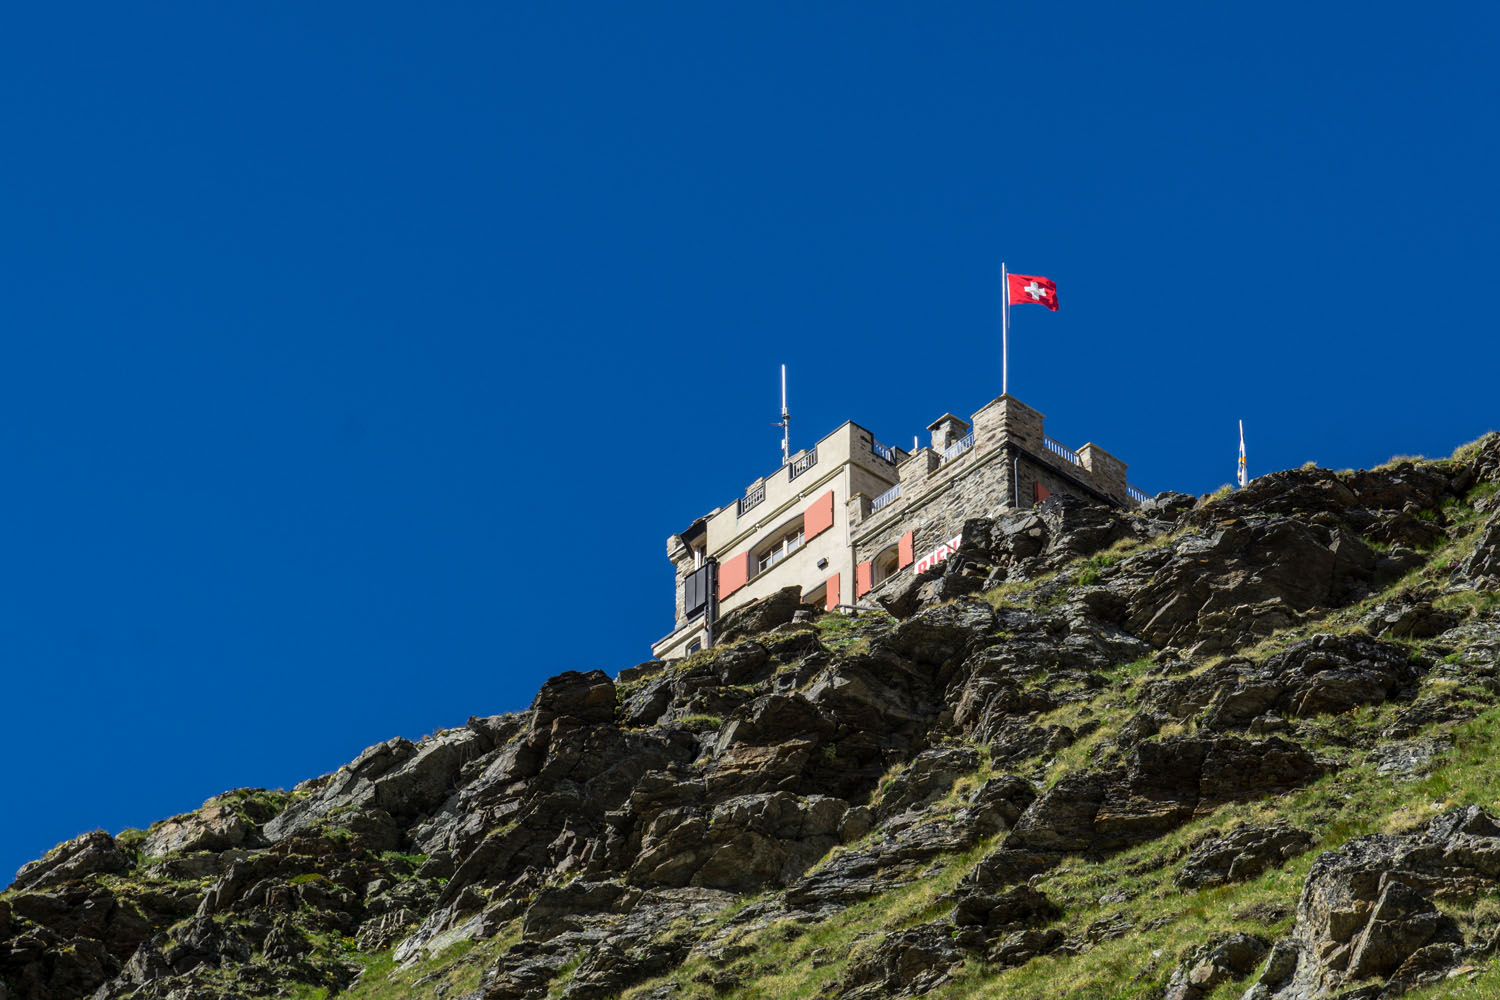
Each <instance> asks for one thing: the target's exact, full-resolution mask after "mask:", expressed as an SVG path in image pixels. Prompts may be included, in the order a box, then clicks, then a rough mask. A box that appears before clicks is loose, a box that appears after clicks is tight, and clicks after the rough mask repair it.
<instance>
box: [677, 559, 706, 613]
mask: <svg viewBox="0 0 1500 1000" xmlns="http://www.w3.org/2000/svg"><path fill="white" fill-rule="evenodd" d="M707 607H708V567H707V566H704V567H702V568H700V569H696V570H694V571H693V572H691V573H689V574H688V575H687V576H685V577H683V580H682V615H683V617H684V618H696V617H698V616H699V615H701V614H703V612H704V610H705V609H706V608H707Z"/></svg>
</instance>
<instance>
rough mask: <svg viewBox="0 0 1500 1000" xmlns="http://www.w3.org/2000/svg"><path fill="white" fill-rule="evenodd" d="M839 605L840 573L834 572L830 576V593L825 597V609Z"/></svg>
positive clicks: (830, 609) (828, 609)
mask: <svg viewBox="0 0 1500 1000" xmlns="http://www.w3.org/2000/svg"><path fill="white" fill-rule="evenodd" d="M838 606H839V575H838V574H837V573H835V574H833V575H832V576H830V577H829V578H828V595H827V596H826V597H824V598H823V609H824V610H825V611H832V610H833V609H834V608H836V607H838Z"/></svg>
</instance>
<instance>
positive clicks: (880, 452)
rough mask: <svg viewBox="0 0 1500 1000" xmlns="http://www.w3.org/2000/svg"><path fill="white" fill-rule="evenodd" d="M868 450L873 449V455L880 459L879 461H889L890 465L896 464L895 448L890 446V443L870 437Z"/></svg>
mask: <svg viewBox="0 0 1500 1000" xmlns="http://www.w3.org/2000/svg"><path fill="white" fill-rule="evenodd" d="M870 450H871V451H873V452H874V453H875V457H876V458H878V459H880V460H881V461H884V462H889V463H891V464H892V465H895V464H896V449H895V448H892V447H891V446H890V445H888V444H881V443H880V442H879V441H876V440H875V439H874V438H871V439H870Z"/></svg>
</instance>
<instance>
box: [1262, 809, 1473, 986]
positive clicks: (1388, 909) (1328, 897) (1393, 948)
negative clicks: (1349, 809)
mask: <svg viewBox="0 0 1500 1000" xmlns="http://www.w3.org/2000/svg"><path fill="white" fill-rule="evenodd" d="M1497 888H1500V825H1497V824H1496V822H1495V820H1494V819H1493V818H1492V817H1490V816H1489V815H1488V814H1486V813H1485V812H1484V811H1483V810H1481V809H1479V808H1478V807H1476V806H1467V807H1464V808H1460V809H1455V810H1452V811H1450V812H1447V813H1444V814H1443V815H1441V816H1438V817H1436V818H1435V819H1433V820H1432V821H1431V822H1429V823H1428V824H1427V826H1426V828H1425V829H1423V830H1421V831H1419V832H1417V833H1414V834H1408V835H1404V836H1396V835H1389V834H1377V835H1374V836H1369V837H1360V838H1358V839H1356V840H1352V841H1350V842H1349V843H1348V844H1345V845H1344V846H1343V847H1341V848H1339V849H1338V850H1336V851H1330V852H1328V853H1326V854H1324V855H1322V856H1320V857H1319V858H1318V859H1317V861H1315V862H1314V863H1313V867H1312V871H1311V872H1309V873H1308V877H1307V882H1306V884H1305V885H1304V886H1303V889H1302V898H1301V901H1300V902H1299V903H1298V907H1297V925H1296V927H1295V928H1294V930H1293V932H1292V934H1291V936H1290V938H1289V939H1288V940H1287V942H1285V943H1284V944H1281V945H1278V949H1277V953H1276V955H1274V956H1273V959H1275V961H1274V963H1268V965H1267V967H1266V969H1265V970H1263V972H1262V974H1261V976H1260V978H1259V981H1258V982H1257V984H1256V985H1255V986H1254V987H1253V988H1252V990H1251V991H1250V993H1248V994H1246V996H1247V998H1254V1000H1269V998H1275V1000H1308V998H1312V997H1321V996H1324V995H1328V994H1331V993H1333V992H1336V991H1337V990H1338V989H1339V988H1340V987H1341V986H1342V985H1344V984H1346V983H1350V982H1354V981H1356V980H1360V979H1367V978H1370V977H1380V978H1383V979H1388V980H1389V982H1388V984H1387V985H1388V987H1389V988H1391V989H1393V990H1394V993H1399V992H1401V991H1402V989H1405V988H1407V987H1409V986H1410V985H1413V984H1415V983H1418V982H1424V981H1432V980H1433V979H1434V978H1439V977H1441V975H1442V974H1443V973H1444V971H1445V970H1446V969H1448V968H1451V967H1452V965H1453V964H1455V963H1456V962H1457V961H1458V960H1459V958H1460V957H1461V955H1462V954H1463V951H1464V949H1465V948H1469V947H1472V946H1473V945H1474V944H1475V943H1473V942H1465V941H1464V940H1463V939H1462V935H1461V934H1460V932H1459V929H1458V926H1457V924H1456V923H1455V922H1454V921H1453V920H1451V919H1450V918H1448V917H1447V916H1446V915H1444V914H1443V912H1442V910H1441V909H1440V908H1439V907H1438V905H1437V904H1438V903H1439V902H1441V901H1442V900H1443V899H1445V898H1447V897H1449V896H1457V897H1467V896H1470V895H1472V894H1473V893H1475V892H1481V891H1483V892H1493V891H1495V890H1496V889H1497ZM1482 946H1487V942H1485V943H1483V944H1482ZM1273 964H1274V967H1273Z"/></svg>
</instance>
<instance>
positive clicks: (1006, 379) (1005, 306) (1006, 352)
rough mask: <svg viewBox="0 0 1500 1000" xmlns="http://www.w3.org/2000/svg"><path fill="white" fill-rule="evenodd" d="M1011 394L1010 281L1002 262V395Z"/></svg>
mask: <svg viewBox="0 0 1500 1000" xmlns="http://www.w3.org/2000/svg"><path fill="white" fill-rule="evenodd" d="M1008 392H1010V280H1009V279H1008V278H1006V276H1005V261H1003V260H1002V261H1001V262H1000V395H1002V396H1004V395H1006V394H1007V393H1008Z"/></svg>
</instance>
